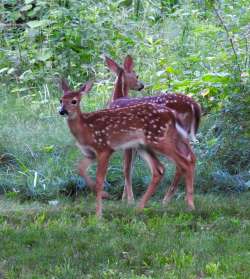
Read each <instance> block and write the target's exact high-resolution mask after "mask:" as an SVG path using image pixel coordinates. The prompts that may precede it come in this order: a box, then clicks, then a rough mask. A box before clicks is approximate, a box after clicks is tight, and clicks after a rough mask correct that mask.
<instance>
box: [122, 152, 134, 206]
mask: <svg viewBox="0 0 250 279" xmlns="http://www.w3.org/2000/svg"><path fill="white" fill-rule="evenodd" d="M132 168H133V149H127V150H125V151H124V166H123V171H124V176H125V184H124V189H123V194H122V200H125V198H126V197H127V200H128V203H132V202H133V201H134V194H133V189H132V178H131V174H132Z"/></svg>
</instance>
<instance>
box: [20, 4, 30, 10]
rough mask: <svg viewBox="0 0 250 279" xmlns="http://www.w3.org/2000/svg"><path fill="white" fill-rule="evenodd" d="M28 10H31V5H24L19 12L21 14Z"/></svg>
mask: <svg viewBox="0 0 250 279" xmlns="http://www.w3.org/2000/svg"><path fill="white" fill-rule="evenodd" d="M30 9H32V5H25V6H23V7H22V8H21V9H20V11H21V12H27V11H29V10H30Z"/></svg>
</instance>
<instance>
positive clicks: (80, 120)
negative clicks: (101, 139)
mask: <svg viewBox="0 0 250 279" xmlns="http://www.w3.org/2000/svg"><path fill="white" fill-rule="evenodd" d="M68 126H69V129H70V131H71V133H72V134H73V135H74V137H75V138H76V140H77V141H78V142H79V143H80V144H85V142H86V140H87V138H88V134H89V128H88V126H87V123H86V120H85V117H84V114H83V113H82V112H81V111H80V109H79V110H77V111H76V112H75V114H74V115H73V116H72V117H68Z"/></svg>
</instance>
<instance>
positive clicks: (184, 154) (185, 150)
mask: <svg viewBox="0 0 250 279" xmlns="http://www.w3.org/2000/svg"><path fill="white" fill-rule="evenodd" d="M176 147H177V152H178V153H179V154H180V157H181V158H182V160H181V161H182V164H183V167H182V169H183V170H184V171H185V185H186V197H185V200H186V202H187V205H188V208H189V209H190V210H193V209H195V206H194V200H193V193H194V171H195V161H196V158H195V155H194V153H193V151H192V148H191V146H190V144H189V142H188V141H187V140H181V141H178V142H177V145H176Z"/></svg>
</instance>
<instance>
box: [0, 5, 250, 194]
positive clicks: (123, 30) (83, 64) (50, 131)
mask: <svg viewBox="0 0 250 279" xmlns="http://www.w3.org/2000/svg"><path fill="white" fill-rule="evenodd" d="M248 4H249V3H248V1H247V0H241V1H231V0H227V1H207V0H206V1H205V0H204V1H172V0H171V1H159V0H153V1H148V0H146V1H111V0H102V1H98V2H95V1H91V0H87V1H76V0H71V1H68V0H64V1H61V0H52V1H40V0H23V1H15V0H12V1H3V2H2V4H1V5H0V9H1V10H0V11H1V22H2V23H1V25H0V32H1V36H0V43H1V51H0V61H1V63H0V81H1V91H0V96H1V104H0V120H1V124H2V123H3V124H2V126H1V133H0V137H1V143H0V182H1V183H0V188H1V191H2V192H6V191H13V192H16V191H20V192H22V193H24V194H25V195H27V196H29V197H30V196H31V197H44V196H47V197H49V196H50V195H54V194H55V193H58V191H59V190H60V189H61V188H65V187H66V188H67V187H68V185H77V183H78V181H79V179H78V176H77V175H76V172H75V162H76V161H77V159H78V158H79V157H80V153H79V152H78V151H77V150H76V148H75V147H74V145H73V140H72V139H71V136H70V134H69V133H68V130H67V127H66V125H65V123H63V121H62V120H61V119H59V117H56V115H57V111H56V110H57V109H56V108H57V104H58V97H59V94H60V93H59V92H58V89H57V85H56V80H57V79H58V77H61V76H64V77H67V78H68V80H69V82H70V83H71V85H72V86H75V87H77V86H79V85H80V84H81V83H82V82H84V81H85V80H87V79H90V78H91V79H95V81H96V83H95V87H94V91H95V92H93V93H92V94H90V95H89V96H88V97H86V98H85V99H84V108H85V109H86V110H96V109H100V108H103V107H105V106H106V104H107V101H108V100H109V98H110V92H111V90H112V85H111V81H110V80H108V79H109V78H110V76H111V74H110V73H108V72H107V70H106V69H105V66H104V63H103V60H102V58H101V55H103V54H104V53H105V54H108V55H110V56H111V57H113V58H114V59H117V60H118V61H121V60H122V59H123V57H124V56H125V55H126V54H127V53H130V54H131V55H132V56H133V57H134V59H135V65H136V71H137V72H138V73H139V74H140V78H141V79H142V80H144V81H145V82H146V84H147V89H146V92H144V93H141V94H152V92H155V91H166V90H168V91H182V92H184V93H185V94H188V95H190V96H193V97H194V98H195V99H196V100H198V101H199V102H200V103H201V105H202V107H203V112H204V114H206V115H205V116H204V117H203V121H202V126H201V129H200V130H199V134H198V139H199V143H198V144H196V145H195V151H196V154H197V155H198V160H197V178H196V181H197V188H200V189H201V190H203V191H206V192H207V191H211V190H216V191H217V190H222V191H226V192H229V191H230V192H231V191H240V190H243V189H248V188H249V186H248V185H249V184H248V182H249V180H250V178H249V168H250V162H249V158H250V140H249V138H250V115H249V114H250V112H249V105H250V98H249V74H250V73H249V42H248V33H249V32H248V27H249V20H250V18H249V14H250V13H249V5H248ZM112 82H113V78H112ZM138 95H139V94H138ZM139 96H140V95H139ZM113 162H114V163H113V164H111V165H110V169H109V174H110V175H109V176H108V178H107V179H108V180H109V181H110V182H111V184H116V185H118V186H120V187H117V188H114V190H113V191H114V192H113V193H114V195H115V196H117V197H120V195H121V188H122V185H123V179H122V175H121V173H122V171H121V170H122V167H121V161H120V157H119V156H116V157H115V158H114V160H113ZM143 168H144V164H143V163H142V162H141V161H138V162H137V168H136V169H135V173H136V175H135V179H134V185H135V189H136V191H137V193H138V194H140V192H141V191H142V190H143V189H144V188H145V185H146V184H147V183H148V182H149V179H150V176H149V174H148V175H146V176H145V174H144V172H142V169H143ZM172 171H173V170H171V169H170V172H168V173H167V178H166V179H165V180H164V181H163V183H162V185H163V184H164V185H167V184H169V183H170V180H171V176H172ZM92 173H93V172H92ZM142 185H143V186H142ZM164 187H165V186H164ZM162 189H163V186H162ZM163 191H165V188H164V190H163Z"/></svg>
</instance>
